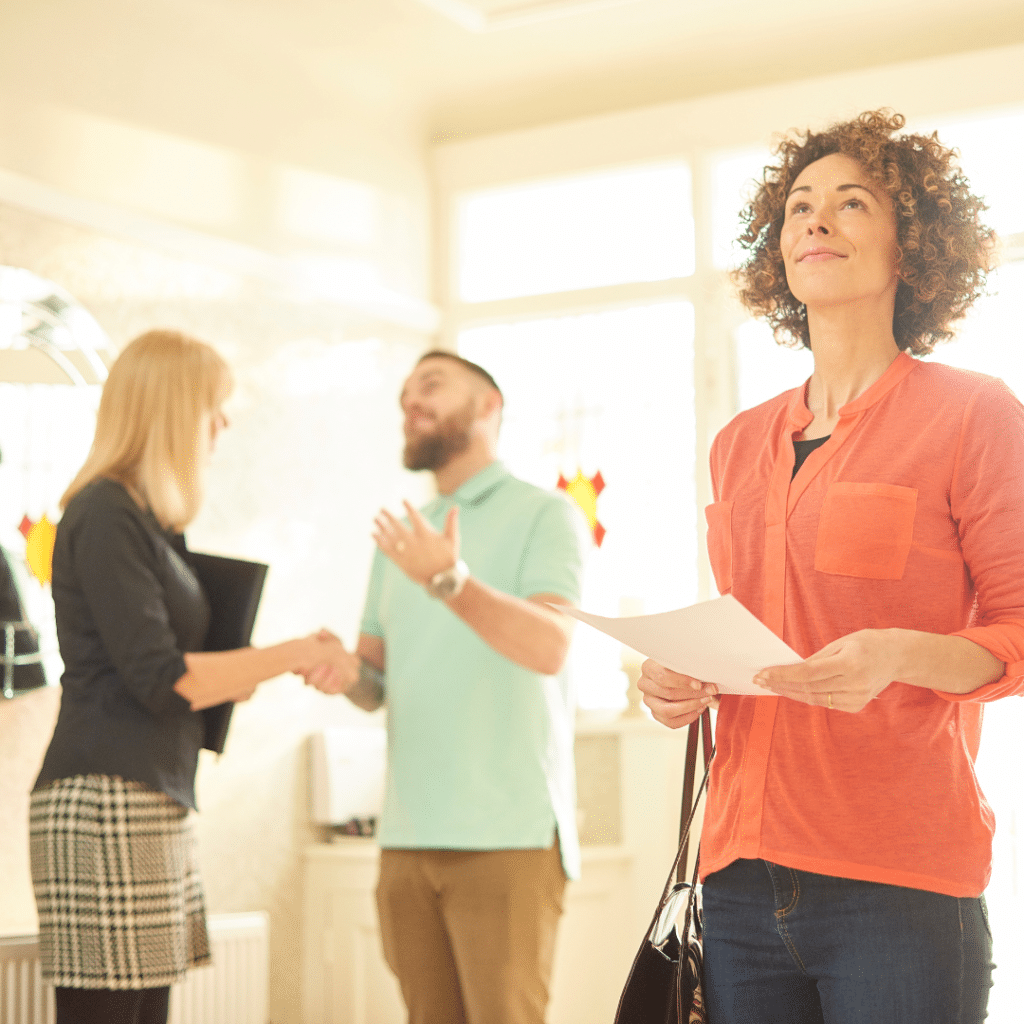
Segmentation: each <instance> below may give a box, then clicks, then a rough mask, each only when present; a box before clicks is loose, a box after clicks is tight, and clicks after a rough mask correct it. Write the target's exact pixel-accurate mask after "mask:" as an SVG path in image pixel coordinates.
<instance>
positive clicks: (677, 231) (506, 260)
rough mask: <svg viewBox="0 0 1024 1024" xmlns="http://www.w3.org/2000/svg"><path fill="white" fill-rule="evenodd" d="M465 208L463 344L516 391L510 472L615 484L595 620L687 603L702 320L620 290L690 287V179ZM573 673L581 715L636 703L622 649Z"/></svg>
mask: <svg viewBox="0 0 1024 1024" xmlns="http://www.w3.org/2000/svg"><path fill="white" fill-rule="evenodd" d="M458 209H459V227H458V235H457V237H458V239H459V245H458V253H459V258H458V264H457V268H456V273H455V278H456V280H457V282H458V284H457V290H458V293H459V295H460V297H461V299H462V301H463V305H462V307H461V309H462V318H463V320H462V322H461V323H460V325H459V330H458V331H457V335H456V337H457V343H458V348H459V351H460V352H461V353H462V354H463V355H465V356H467V357H468V358H469V359H473V360H475V361H477V362H479V363H481V364H482V365H484V366H486V367H487V368H488V369H489V370H490V371H491V372H492V373H494V375H495V377H496V379H497V380H498V382H499V384H500V385H501V387H502V390H503V391H504V392H505V397H506V407H505V418H504V422H503V426H502V436H501V449H500V453H501V457H502V458H503V459H504V461H505V462H506V463H507V464H508V466H509V468H510V469H511V470H512V471H513V472H514V473H516V474H517V475H518V476H520V477H522V478H524V479H526V480H529V481H531V482H532V483H535V484H538V485H539V486H542V487H549V488H550V487H554V486H555V485H556V483H557V481H558V480H559V478H560V477H561V478H562V479H563V480H565V481H571V480H572V479H573V478H574V477H576V475H577V474H578V473H579V474H582V475H583V477H585V478H586V479H587V480H590V481H594V480H597V481H598V482H599V487H600V484H601V483H603V485H604V486H603V489H600V493H599V494H598V495H597V503H596V517H597V524H596V533H597V534H598V535H600V537H601V542H600V544H599V545H598V544H597V543H596V541H594V542H593V543H592V545H591V550H590V553H589V556H588V565H587V574H586V578H585V586H584V596H583V606H584V607H585V608H587V609H588V610H591V611H595V612H599V613H602V614H610V615H617V614H619V613H620V612H622V611H623V610H625V611H637V610H640V609H645V610H647V611H656V610H665V609H668V608H674V607H679V606H681V605H684V604H689V603H692V602H693V601H694V600H696V598H697V536H698V531H697V511H696V508H697V503H696V494H695V481H694V458H695V442H694V423H695V419H694V383H693V365H694V355H693V353H694V348H693V344H694V315H693V305H692V303H691V302H690V301H689V300H688V299H687V298H686V297H685V295H684V294H683V293H682V291H681V290H679V293H678V294H673V291H672V288H671V287H670V288H669V290H668V291H667V292H666V294H664V295H663V296H659V297H658V299H657V301H651V299H650V298H649V297H644V296H643V295H641V293H639V292H638V293H637V294H636V295H635V296H633V297H632V301H630V298H631V297H630V295H629V292H628V288H627V291H626V292H625V293H623V290H622V288H623V286H624V285H625V286H629V285H630V284H636V283H639V282H650V281H673V280H676V279H680V278H685V277H686V276H688V275H690V274H692V273H693V269H694V259H693V256H694V243H693V221H692V214H691V198H690V173H689V169H688V167H687V166H686V165H685V164H680V163H674V164H662V165H654V166H651V167H639V168H636V167H634V168H626V169H623V170H620V171H605V172H603V173H601V174H599V175H584V176H580V177H574V178H565V179H559V180H555V181H550V182H544V183H540V184H536V183H535V184H529V185H524V186H521V187H515V188H504V189H496V190H487V191H482V192H476V193H470V194H468V195H466V196H463V197H462V199H461V201H460V203H459V205H458ZM605 288H609V289H612V288H613V289H614V293H612V292H611V291H609V292H602V289H605ZM580 289H589V290H590V294H589V296H588V299H589V302H588V307H589V308H588V309H587V310H586V311H579V310H578V309H577V308H576V300H575V299H572V298H569V297H567V298H566V299H565V303H564V306H562V307H561V308H560V307H559V300H558V298H557V296H558V294H559V293H569V292H577V291H578V290H580ZM535 295H553V296H554V297H555V298H554V314H553V315H545V316H543V317H539V316H537V315H535V314H534V315H531V307H530V305H529V302H528V301H524V302H523V303H522V304H521V305H520V306H519V307H518V308H517V306H516V304H515V303H511V304H510V303H508V302H507V301H505V302H503V303H502V305H501V316H499V317H497V318H495V317H493V315H491V316H489V315H488V313H489V310H488V307H487V302H488V301H493V300H508V299H510V298H522V299H524V300H528V299H529V297H530V296H535ZM474 304H476V305H475V306H474ZM487 320H491V321H492V322H489V323H488V322H486V321H487ZM475 321H476V322H475ZM479 321H484V322H479ZM593 511H594V510H591V512H592V514H593ZM570 670H571V672H572V674H573V676H574V678H575V681H576V684H577V694H578V700H579V703H580V706H581V707H584V708H588V707H589V708H601V707H605V708H614V707H621V706H622V705H623V704H624V703H625V690H626V679H625V676H624V675H623V673H622V671H621V668H620V650H619V647H618V645H617V644H616V643H615V642H614V641H612V640H611V639H610V638H608V637H605V636H603V635H602V634H599V633H597V632H596V631H593V630H589V629H580V630H578V631H577V638H576V641H575V643H574V645H573V655H572V662H571V666H570Z"/></svg>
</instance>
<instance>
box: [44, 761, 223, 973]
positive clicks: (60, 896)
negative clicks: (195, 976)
mask: <svg viewBox="0 0 1024 1024" xmlns="http://www.w3.org/2000/svg"><path fill="white" fill-rule="evenodd" d="M29 822H30V854H31V862H32V884H33V887H34V889H35V894H36V907H37V909H38V911H39V952H40V959H41V961H42V971H43V977H44V978H45V979H46V980H47V981H49V982H50V983H51V984H53V985H57V986H60V987H64V988H106V989H141V988H158V987H161V986H163V985H172V984H174V983H175V982H177V981H180V980H181V978H182V976H183V975H184V973H185V971H186V970H187V969H188V968H189V967H198V966H200V965H202V964H207V963H209V962H210V946H209V939H208V937H207V934H206V908H205V906H204V902H203V890H202V886H201V885H200V882H199V873H198V870H197V866H196V855H195V840H194V837H193V834H192V823H191V821H190V820H189V817H188V810H187V809H186V808H184V807H182V806H181V804H179V803H177V802H176V801H174V800H172V799H171V798H170V797H169V796H167V795H165V794H164V793H159V792H156V791H155V790H152V789H150V788H149V787H148V786H144V785H143V784H142V783H140V782H127V781H125V780H124V779H121V778H118V777H116V776H109V775H76V776H75V777H73V778H70V779H60V780H58V781H57V782H54V783H52V784H50V785H49V786H47V787H46V788H44V789H40V790H37V791H36V792H35V793H33V794H32V803H31V810H30V815H29Z"/></svg>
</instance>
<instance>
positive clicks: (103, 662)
mask: <svg viewBox="0 0 1024 1024" xmlns="http://www.w3.org/2000/svg"><path fill="white" fill-rule="evenodd" d="M176 547H177V548H178V549H179V550H180V551H181V552H182V553H183V552H184V543H183V539H181V538H178V537H175V536H173V535H171V534H168V533H166V532H164V531H163V530H162V529H161V528H160V526H159V524H158V523H157V521H156V519H155V518H154V516H153V515H152V514H151V513H149V512H144V511H142V510H141V509H140V508H139V507H138V506H137V505H136V504H135V502H134V501H133V500H132V498H131V497H130V496H129V494H128V492H127V491H126V490H125V489H124V488H123V487H122V486H121V485H120V484H117V483H114V482H113V481H111V480H97V481H95V482H93V483H91V484H89V486H87V487H85V488H83V489H82V490H81V491H80V492H79V493H78V494H76V495H75V497H74V498H72V499H71V501H70V503H69V504H68V507H67V509H66V510H65V512H64V515H63V517H62V518H61V521H60V523H59V524H58V526H57V539H56V542H55V545H54V551H53V603H54V608H55V611H56V619H57V639H58V642H59V644H60V653H61V658H62V659H63V661H64V674H63V676H62V677H61V684H62V686H63V693H62V696H61V705H60V714H59V715H58V718H57V726H56V728H55V730H54V733H53V739H52V740H51V741H50V746H49V749H48V750H47V752H46V757H45V758H44V760H43V767H42V770H41V772H40V773H39V778H38V779H37V780H36V786H35V788H36V789H38V788H40V787H41V786H44V785H46V784H47V783H49V782H53V781H55V780H57V779H62V778H68V777H71V776H74V775H87V774H98V775H119V776H120V777H121V778H123V779H128V780H132V781H136V782H142V783H145V784H146V785H147V786H150V787H152V788H153V789H156V790H159V791H161V792H163V793H166V794H167V795H168V796H170V797H172V798H173V799H175V800H177V801H178V802H179V803H181V804H183V805H185V806H186V807H193V808H194V807H195V805H196V801H195V775H196V766H197V763H198V759H199V748H200V747H201V746H202V743H203V716H202V714H201V713H200V712H198V711H192V709H191V708H190V706H189V703H188V701H187V700H185V698H184V697H182V696H180V695H179V694H178V693H177V692H175V690H174V684H175V683H176V682H177V680H178V679H180V678H181V676H183V675H184V674H185V671H186V668H185V659H184V657H183V654H182V652H184V651H197V650H202V648H203V642H204V639H205V637H206V632H207V629H208V627H209V623H210V607H209V603H208V602H207V599H206V595H205V594H204V593H203V589H202V587H201V586H200V584H199V581H198V580H197V579H196V576H195V574H194V573H193V571H192V570H191V569H190V568H189V566H188V564H187V563H186V561H185V559H184V557H182V554H179V551H178V550H175V548H176Z"/></svg>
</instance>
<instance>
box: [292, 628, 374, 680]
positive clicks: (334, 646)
mask: <svg viewBox="0 0 1024 1024" xmlns="http://www.w3.org/2000/svg"><path fill="white" fill-rule="evenodd" d="M305 643H306V644H307V645H308V651H307V653H306V657H304V658H303V662H302V664H301V665H300V666H299V667H298V668H297V669H296V670H295V671H296V673H297V674H298V675H300V676H302V677H303V678H304V679H305V680H306V685H307V686H312V687H314V688H316V689H317V690H319V691H320V692H321V693H332V694H334V693H346V692H347V691H348V690H350V689H351V688H352V687H353V686H354V685H355V683H356V681H357V680H358V679H359V656H358V655H356V654H351V653H349V652H348V651H346V650H345V645H344V644H343V643H342V642H341V641H340V640H339V639H338V637H336V636H335V635H334V634H333V633H332V632H331V631H330V630H329V629H321V630H320V631H319V632H316V633H313V634H312V635H310V636H308V637H306V640H305Z"/></svg>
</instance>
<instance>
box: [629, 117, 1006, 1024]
mask: <svg viewBox="0 0 1024 1024" xmlns="http://www.w3.org/2000/svg"><path fill="white" fill-rule="evenodd" d="M903 126H904V119H903V118H902V117H901V116H899V115H895V114H891V113H889V112H887V111H876V112H870V113H865V114H862V115H860V117H858V118H856V119H855V120H853V121H850V122H846V123H843V124H837V125H834V126H832V127H831V128H829V129H828V130H827V131H823V132H818V133H816V132H806V133H803V134H802V135H800V136H798V137H796V138H790V139H787V140H786V141H784V142H783V143H782V144H781V145H780V146H779V148H778V151H777V152H778V156H779V161H778V164H777V165H776V166H773V167H768V168H766V170H765V175H764V179H763V181H762V182H761V183H760V186H759V188H758V191H757V194H756V196H755V197H754V199H753V201H752V202H751V204H750V206H749V207H748V208H747V210H746V215H745V216H746V224H747V227H746V231H745V233H744V235H743V238H742V241H743V243H744V245H745V246H746V248H747V251H748V253H749V257H748V259H747V262H746V263H745V265H744V266H742V267H741V268H740V269H739V271H737V274H736V277H737V281H738V284H739V286H740V295H741V298H742V299H743V301H744V303H745V304H746V305H747V307H748V308H749V309H750V310H751V311H752V312H754V313H757V314H760V315H762V316H764V317H765V318H766V319H767V320H768V322H769V323H770V324H772V326H773V327H774V329H775V333H776V337H777V338H778V339H779V340H780V341H784V342H788V343H790V344H798V345H799V344H803V345H806V346H807V347H808V348H810V350H811V352H812V354H813V356H814V371H813V373H812V375H811V377H810V379H809V380H808V381H807V382H806V384H804V385H802V386H801V387H798V388H796V389H794V390H792V391H789V392H786V393H785V394H782V395H779V396H778V397H777V398H774V399H772V400H771V401H769V402H765V403H764V404H763V405H760V406H758V407H756V408H754V409H750V410H747V411H746V412H743V413H741V414H740V415H739V416H737V417H736V418H735V419H734V420H733V421H732V422H731V423H730V424H729V425H728V426H726V428H725V429H724V430H723V431H722V432H721V433H720V434H719V435H718V437H717V438H716V440H715V442H714V445H713V447H712V451H711V473H712V479H713V484H714V498H715V501H714V503H713V504H712V505H711V506H709V508H708V510H707V520H708V549H709V554H710V558H711V563H712V566H713V569H714V572H715V578H716V580H717V583H718V589H719V590H720V591H721V592H722V593H723V594H726V593H731V594H733V595H734V596H735V597H736V598H737V599H738V600H739V601H741V602H742V603H743V604H744V605H745V606H746V607H747V608H749V609H750V610H751V611H752V612H753V613H754V614H755V615H756V616H757V617H758V618H760V619H761V620H762V621H763V622H765V623H766V624H767V625H768V626H770V627H771V629H772V630H774V631H775V632H776V633H777V634H778V635H779V636H781V637H782V638H783V639H784V640H785V641H786V642H787V643H788V644H789V645H790V646H791V647H792V648H793V649H794V650H795V651H797V653H799V654H800V655H801V656H802V657H803V658H805V659H806V660H805V661H803V662H801V663H800V664H797V665H791V666H784V667H775V668H770V669H765V670H763V671H762V672H760V673H758V675H757V676H756V677H755V682H757V683H759V684H760V685H762V686H764V687H766V688H767V689H768V690H770V691H772V692H773V693H774V694H776V695H777V696H778V699H773V698H770V697H768V696H766V697H737V696H725V697H721V698H719V697H718V696H717V695H716V690H715V687H714V686H713V685H710V684H704V683H702V682H700V681H698V680H694V679H691V678H689V677H687V676H681V675H678V674H676V673H673V672H670V671H668V670H667V669H665V668H664V667H663V666H660V665H657V664H655V663H653V662H648V663H646V665H645V667H644V677H643V679H642V680H641V688H642V689H644V691H645V694H646V696H645V699H646V701H647V703H648V705H649V706H650V707H651V709H652V711H653V713H654V715H655V717H656V718H658V719H659V721H661V722H663V723H664V724H666V725H669V726H671V727H673V728H679V727H682V726H685V725H688V724H689V723H690V722H691V721H693V720H694V719H695V718H696V716H697V715H698V714H699V713H700V712H701V710H702V709H703V708H704V707H706V706H707V705H708V704H713V705H718V707H719V711H718V718H717V725H716V734H717V735H716V742H717V750H718V753H717V757H716V759H715V762H714V764H713V767H712V776H711V783H710V790H709V795H708V805H707V811H706V816H705V823H704V829H703V836H702V840H701V876H702V879H703V882H704V889H703V894H704V913H705V932H704V939H705V984H706V987H705V997H706V1000H707V1009H708V1019H709V1021H710V1022H711V1024H740V1022H742V1024H782V1022H785V1024H805V1022H807V1024H809V1022H816V1024H820V1022H825V1021H827V1022H829V1024H869V1022H870V1024H897V1022H898V1024H968V1022H969V1024H976V1022H979V1021H981V1020H983V1019H984V1018H985V1016H986V1006H987V1002H988V992H989V988H990V987H991V977H992V966H993V965H992V959H991V945H992V943H991V935H990V933H989V928H988V921H987V916H986V910H985V904H984V900H983V897H982V892H983V890H984V889H985V886H986V884H987V882H988V878H989V873H990V864H991V848H992V842H991V841H992V833H993V828H994V821H993V816H992V812H991V809H990V808H989V806H988V804H987V802H986V800H985V797H984V795H983V794H982V792H981V790H980V788H979V786H978V781H977V779H976V778H975V774H974V759H975V756H976V754H977V751H978V745H979V741H980V733H981V719H982V710H983V707H984V704H985V703H987V702H989V701H993V700H996V699H998V698H1001V697H1005V696H1008V695H1010V694H1016V693H1021V692H1024V480H1022V477H1021V472H1022V469H1021V467H1022V466H1024V407H1022V406H1021V404H1020V403H1019V402H1018V401H1017V399H1016V398H1015V397H1014V396H1013V394H1012V393H1011V392H1010V391H1009V389H1008V388H1007V387H1006V386H1005V385H1004V384H1003V383H1002V382H1001V381H999V380H996V379H994V378H992V377H985V376H982V375H981V374H976V373H970V372H967V371H964V370H957V369H953V368H950V367H948V366H944V365H942V364H940V363H933V362H922V361H920V360H918V359H916V358H914V356H916V355H923V354H925V353H927V352H930V351H931V349H932V347H933V346H934V344H935V343H936V342H937V341H941V340H943V339H946V338H949V337H950V335H951V324H952V323H953V322H954V321H955V320H956V319H957V318H959V317H962V316H963V314H964V313H965V311H966V310H967V309H968V308H969V306H970V305H971V303H972V302H973V301H974V299H975V298H976V297H977V296H978V294H979V293H980V291H981V289H982V286H983V283H984V277H985V271H986V269H987V263H988V257H989V254H990V251H991V247H992V242H993V238H992V233H991V231H989V230H988V229H986V228H985V227H984V226H982V225H981V224H980V222H979V214H980V212H981V211H982V210H983V209H984V205H983V203H981V201H980V200H979V199H978V198H977V197H975V196H973V195H972V194H971V193H970V190H969V186H968V184H967V182H966V181H965V180H964V178H963V176H962V175H961V173H960V171H959V169H958V167H957V166H956V164H955V162H954V155H955V154H953V153H952V152H951V151H950V150H948V149H945V148H944V147H943V146H942V145H941V144H940V143H939V142H938V140H937V139H936V138H935V136H934V135H933V136H930V137H926V136H922V135H912V134H898V133H899V132H900V130H901V129H902V128H903Z"/></svg>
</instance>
